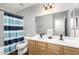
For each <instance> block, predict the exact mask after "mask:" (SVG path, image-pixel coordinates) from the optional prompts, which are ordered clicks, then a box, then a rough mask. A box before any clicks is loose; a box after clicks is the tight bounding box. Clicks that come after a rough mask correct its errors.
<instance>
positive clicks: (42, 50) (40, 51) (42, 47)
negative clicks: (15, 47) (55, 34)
mask: <svg viewBox="0 0 79 59" xmlns="http://www.w3.org/2000/svg"><path fill="white" fill-rule="evenodd" d="M36 52H37V55H45V54H46V43H44V42H38V41H37V42H36Z"/></svg>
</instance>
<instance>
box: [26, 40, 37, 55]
mask: <svg viewBox="0 0 79 59" xmlns="http://www.w3.org/2000/svg"><path fill="white" fill-rule="evenodd" d="M35 45H36V42H35V41H32V40H29V41H28V53H29V54H33V55H35V54H36V50H35V49H36V46H35Z"/></svg>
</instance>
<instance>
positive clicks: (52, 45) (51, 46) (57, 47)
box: [48, 44, 60, 51]
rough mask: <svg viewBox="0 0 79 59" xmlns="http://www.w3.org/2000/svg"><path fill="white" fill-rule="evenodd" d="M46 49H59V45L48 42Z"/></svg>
mask: <svg viewBox="0 0 79 59" xmlns="http://www.w3.org/2000/svg"><path fill="white" fill-rule="evenodd" d="M48 49H51V50H55V51H60V46H59V45H54V44H48Z"/></svg>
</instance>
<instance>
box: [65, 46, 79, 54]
mask: <svg viewBox="0 0 79 59" xmlns="http://www.w3.org/2000/svg"><path fill="white" fill-rule="evenodd" d="M64 54H65V55H79V49H78V48H71V47H64Z"/></svg>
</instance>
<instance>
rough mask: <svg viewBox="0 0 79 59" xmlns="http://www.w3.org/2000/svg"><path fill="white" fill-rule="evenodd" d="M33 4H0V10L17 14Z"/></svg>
mask: <svg viewBox="0 0 79 59" xmlns="http://www.w3.org/2000/svg"><path fill="white" fill-rule="evenodd" d="M35 4H36V3H0V9H3V10H7V11H10V12H18V11H21V10H23V9H25V8H28V7H30V6H32V5H35Z"/></svg>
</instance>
